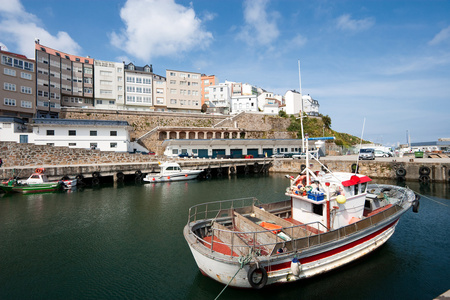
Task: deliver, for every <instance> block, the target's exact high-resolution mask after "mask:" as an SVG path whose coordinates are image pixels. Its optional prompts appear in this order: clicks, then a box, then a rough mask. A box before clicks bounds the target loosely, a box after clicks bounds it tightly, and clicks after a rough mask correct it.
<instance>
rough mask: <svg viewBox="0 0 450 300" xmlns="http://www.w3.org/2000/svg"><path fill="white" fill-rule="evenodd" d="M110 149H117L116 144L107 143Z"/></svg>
mask: <svg viewBox="0 0 450 300" xmlns="http://www.w3.org/2000/svg"><path fill="white" fill-rule="evenodd" d="M109 147H110V148H117V143H109Z"/></svg>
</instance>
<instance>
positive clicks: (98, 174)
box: [92, 171, 100, 178]
mask: <svg viewBox="0 0 450 300" xmlns="http://www.w3.org/2000/svg"><path fill="white" fill-rule="evenodd" d="M92 177H94V178H98V177H100V173H99V172H97V171H95V172H94V173H92Z"/></svg>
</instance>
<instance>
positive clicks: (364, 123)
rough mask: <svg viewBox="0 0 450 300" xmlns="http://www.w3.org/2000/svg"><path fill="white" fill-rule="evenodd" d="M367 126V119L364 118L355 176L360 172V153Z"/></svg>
mask: <svg viewBox="0 0 450 300" xmlns="http://www.w3.org/2000/svg"><path fill="white" fill-rule="evenodd" d="M365 125H366V118H364V122H363V127H362V132H361V141H360V142H359V151H358V156H357V157H356V168H355V174H356V173H357V172H358V164H359V152H360V151H361V146H362V141H363V135H364V126H365Z"/></svg>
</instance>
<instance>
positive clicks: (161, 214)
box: [0, 174, 450, 300]
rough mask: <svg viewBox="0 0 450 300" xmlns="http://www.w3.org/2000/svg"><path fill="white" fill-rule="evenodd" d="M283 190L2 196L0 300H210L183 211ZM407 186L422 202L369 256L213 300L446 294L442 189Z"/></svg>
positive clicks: (449, 273) (447, 211)
mask: <svg viewBox="0 0 450 300" xmlns="http://www.w3.org/2000/svg"><path fill="white" fill-rule="evenodd" d="M288 183H289V182H288V180H287V179H286V178H285V177H284V176H283V175H281V174H270V175H253V174H250V175H247V176H245V175H242V176H241V175H238V176H232V177H223V178H220V179H219V178H214V179H211V180H204V181H197V180H193V181H189V182H174V183H158V184H134V183H133V184H131V183H130V184H125V185H119V184H118V185H108V186H101V187H99V188H83V189H77V190H75V191H73V192H64V193H51V194H36V195H18V194H16V195H4V194H0V299H214V298H215V297H216V296H217V295H218V294H219V293H220V291H221V290H222V289H223V287H224V286H223V285H221V284H219V283H217V282H215V281H214V280H212V279H210V278H207V277H205V276H203V275H202V274H201V273H200V271H199V270H198V268H197V266H196V264H195V261H194V259H193V257H192V255H191V253H190V250H189V248H188V246H187V244H186V241H185V240H184V238H183V227H184V226H185V225H186V223H187V217H188V210H189V207H191V206H193V205H195V204H199V203H203V202H208V201H215V200H225V199H233V198H244V197H256V198H258V199H259V200H260V201H261V202H273V201H278V200H283V199H286V196H285V195H284V192H285V189H286V186H287V185H288ZM383 183H386V182H383ZM389 183H390V182H389ZM393 184H395V183H393ZM407 185H408V186H409V187H410V188H411V189H413V190H414V191H416V192H418V193H420V194H422V195H423V196H422V198H421V205H420V211H419V213H418V214H414V213H413V212H412V211H409V212H407V213H406V214H405V215H404V216H403V217H402V219H401V220H400V222H399V224H398V226H397V228H396V231H395V233H394V235H393V236H392V237H391V239H390V240H389V241H388V242H387V243H386V244H385V245H384V246H382V247H381V248H380V249H378V250H377V251H375V252H374V253H371V254H370V255H368V256H366V257H365V258H363V259H360V260H358V261H356V262H354V263H352V264H350V265H347V266H344V267H342V268H340V269H338V270H335V271H332V272H330V273H327V274H324V275H321V276H318V277H315V278H311V279H307V280H303V281H298V282H294V283H289V284H285V285H278V286H273V287H272V286H270V287H267V288H265V289H263V290H243V289H234V288H227V289H226V290H225V291H224V293H223V294H222V295H221V296H220V299H271V300H272V299H324V298H332V299H346V300H348V299H433V298H434V297H437V296H438V295H440V294H442V293H444V292H445V291H447V290H449V289H450V254H449V253H450V250H449V249H450V223H449V219H450V184H442V183H441V184H429V185H422V186H421V185H419V183H415V182H407Z"/></svg>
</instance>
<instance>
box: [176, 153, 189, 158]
mask: <svg viewBox="0 0 450 300" xmlns="http://www.w3.org/2000/svg"><path fill="white" fill-rule="evenodd" d="M178 157H191V156H190V155H189V153H187V152H183V153H181V154H178Z"/></svg>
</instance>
